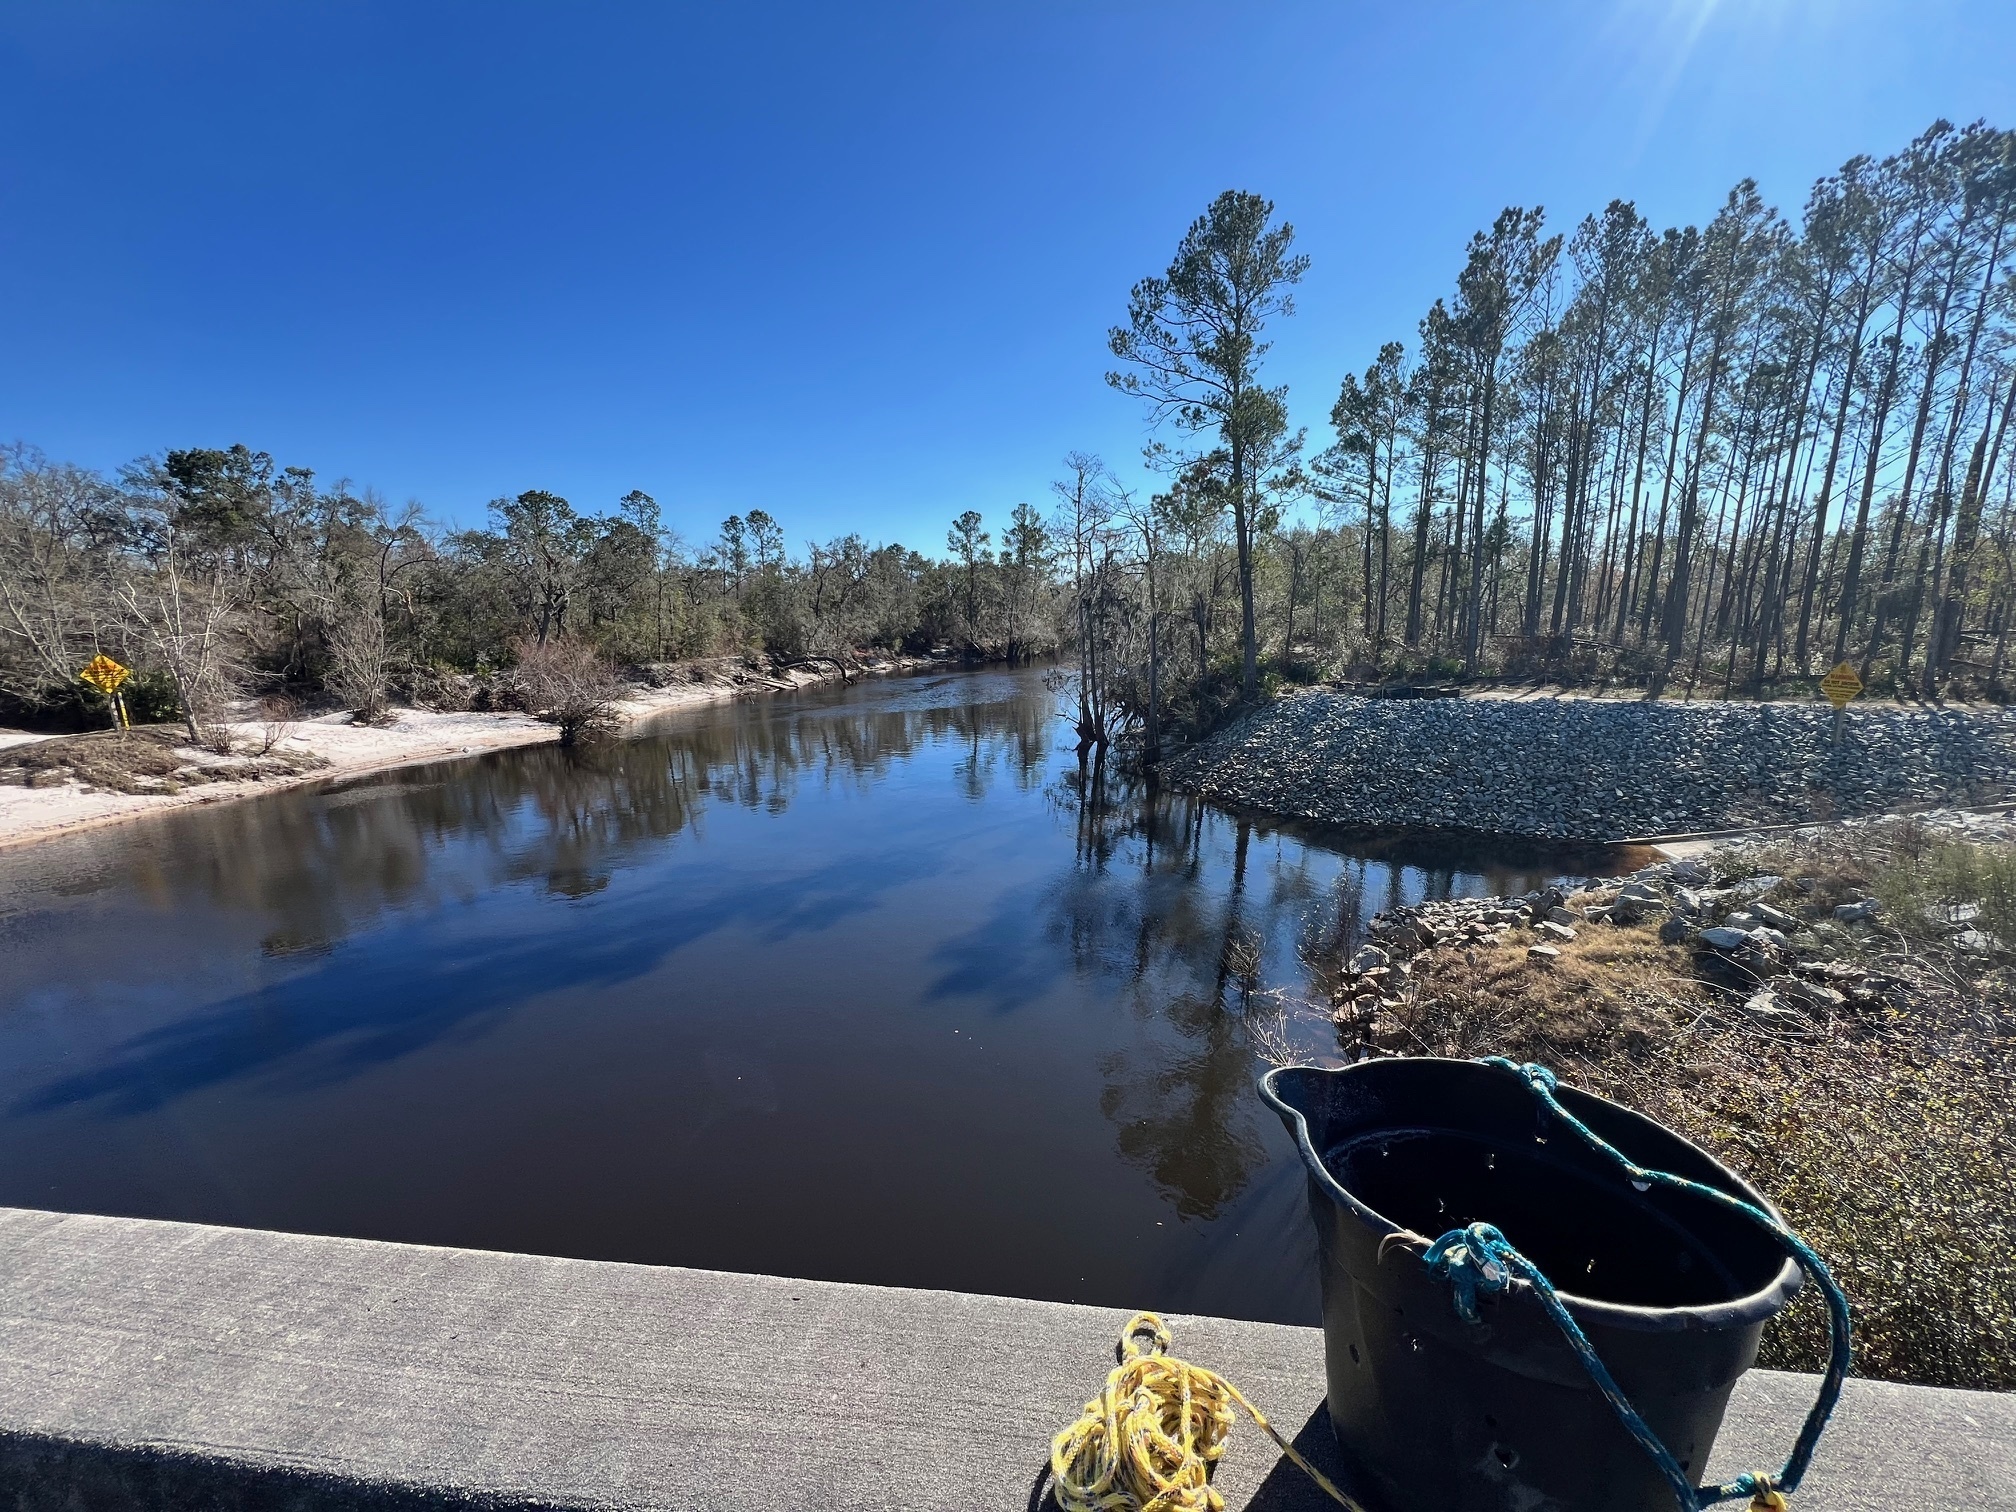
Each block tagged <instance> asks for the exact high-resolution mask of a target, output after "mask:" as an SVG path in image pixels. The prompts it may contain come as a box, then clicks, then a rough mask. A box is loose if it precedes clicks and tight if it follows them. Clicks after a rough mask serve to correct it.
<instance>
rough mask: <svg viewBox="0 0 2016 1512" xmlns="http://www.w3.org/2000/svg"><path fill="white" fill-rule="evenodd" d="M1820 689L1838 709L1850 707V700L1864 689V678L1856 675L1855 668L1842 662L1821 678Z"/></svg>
mask: <svg viewBox="0 0 2016 1512" xmlns="http://www.w3.org/2000/svg"><path fill="white" fill-rule="evenodd" d="M1820 691H1821V692H1822V693H1825V694H1826V695H1827V701H1828V702H1829V703H1831V704H1832V705H1834V707H1835V708H1837V709H1845V708H1847V707H1848V700H1850V699H1851V698H1853V697H1854V696H1855V695H1856V694H1857V693H1860V692H1861V691H1862V679H1861V678H1859V677H1857V676H1856V675H1855V669H1854V668H1853V667H1851V666H1849V665H1848V663H1846V662H1845V661H1844V662H1841V663H1839V664H1838V665H1836V667H1835V668H1834V670H1833V671H1832V672H1829V673H1828V674H1827V675H1826V676H1825V677H1823V678H1821V679H1820Z"/></svg>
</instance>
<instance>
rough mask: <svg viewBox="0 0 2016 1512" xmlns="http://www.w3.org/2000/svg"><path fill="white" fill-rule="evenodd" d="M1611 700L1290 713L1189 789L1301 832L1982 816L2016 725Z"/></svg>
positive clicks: (1354, 703)
mask: <svg viewBox="0 0 2016 1512" xmlns="http://www.w3.org/2000/svg"><path fill="white" fill-rule="evenodd" d="M1832 722H1833V714H1832V711H1831V710H1829V709H1828V708H1827V707H1825V706H1824V705H1815V706H1806V705H1789V704H1742V703H1708V702H1703V703H1664V702H1662V703H1649V702H1640V701H1624V700H1610V699H1567V698H1564V699H1536V700H1533V701H1530V702H1515V701H1510V700H1495V699H1471V698H1461V699H1434V700H1417V699H1383V698H1361V697H1357V696H1354V695H1348V694H1341V693H1329V692H1314V693H1304V694H1298V695H1294V696H1291V697H1287V698H1283V699H1280V700H1278V701H1277V702H1275V703H1273V704H1270V705H1268V706H1267V707H1266V708H1263V709H1260V710H1257V711H1256V712H1254V713H1253V714H1251V715H1249V716H1247V717H1246V718H1245V719H1243V720H1241V721H1240V722H1239V723H1237V724H1235V725H1233V726H1231V727H1230V728H1228V729H1226V730H1223V731H1220V732H1219V733H1218V734H1217V735H1215V736H1213V737H1212V738H1211V739H1209V740H1207V741H1205V742H1203V743H1202V744H1200V745H1198V746H1196V747H1194V748H1193V749H1191V750H1189V751H1186V752H1184V753H1183V754H1182V755H1180V756H1178V757H1177V758H1176V759H1174V760H1173V761H1172V762H1170V763H1169V766H1168V768H1167V770H1166V773H1165V775H1166V777H1167V779H1168V780H1169V781H1170V782H1171V784H1172V785H1174V786H1175V787H1177V788H1178V789H1180V790H1183V791H1186V792H1195V793H1200V794H1202V795H1203V796H1205V797H1207V798H1213V799H1216V800H1218V801H1220V802H1226V803H1234V804H1240V805H1244V806H1247V807H1250V808H1255V809H1260V810H1264V811H1266V812H1268V813H1272V814H1276V815H1279V816H1281V817H1283V818H1291V819H1306V820H1313V821H1317V822H1321V823H1326V824H1339V825H1349V826H1367V827H1378V828H1387V827H1420V828H1430V829H1458V830H1471V831H1477V832H1480V833H1486V834H1499V835H1515V836H1524V837H1529V838H1532V839H1541V840H1561V841H1608V840H1620V839H1627V838H1633V837H1637V836H1647V835H1673V834H1686V833H1690V832H1696V831H1703V830H1717V829H1724V828H1734V827H1738V826H1743V825H1752V824H1759V825H1762V824H1800V823H1808V822H1811V821H1813V820H1818V819H1832V818H1839V817H1848V816H1852V815H1866V814H1876V813H1883V812H1887V811H1890V810H1894V809H1898V808H1903V807H1918V806H1925V805H1930V804H1935V803H1981V802H1988V801H1993V800H1996V799H1999V798H2002V797H2004V796H2006V795H2007V794H2008V793H2009V792H2010V791H2011V788H2012V782H2016V716H2012V715H2011V714H2009V713H2007V712H2004V711H2000V710H1992V711H1960V710H1919V709H1891V708H1874V707H1871V708H1857V709H1852V710H1850V712H1849V715H1848V718H1847V720H1846V724H1845V728H1844V731H1843V734H1842V738H1841V741H1840V744H1838V745H1835V744H1832V743H1831V740H1830V736H1831V726H1832Z"/></svg>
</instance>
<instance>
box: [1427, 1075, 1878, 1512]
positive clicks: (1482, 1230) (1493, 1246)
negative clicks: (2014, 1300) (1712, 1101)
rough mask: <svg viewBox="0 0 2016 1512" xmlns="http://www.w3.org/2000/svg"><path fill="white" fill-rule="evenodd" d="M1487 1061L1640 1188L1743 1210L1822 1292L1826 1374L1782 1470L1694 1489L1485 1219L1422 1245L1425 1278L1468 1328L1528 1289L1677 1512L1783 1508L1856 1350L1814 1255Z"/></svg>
mask: <svg viewBox="0 0 2016 1512" xmlns="http://www.w3.org/2000/svg"><path fill="white" fill-rule="evenodd" d="M1483 1064H1485V1065H1487V1066H1495V1067H1498V1068H1499V1069H1501V1070H1505V1071H1510V1072H1512V1073H1513V1075H1515V1076H1517V1077H1519V1078H1520V1079H1521V1080H1522V1081H1524V1082H1525V1083H1526V1085H1527V1086H1529V1087H1530V1088H1532V1089H1533V1093H1534V1096H1535V1097H1536V1098H1538V1099H1539V1102H1540V1104H1541V1106H1542V1107H1543V1108H1545V1109H1546V1111H1547V1112H1548V1113H1549V1114H1550V1115H1551V1116H1553V1117H1554V1118H1557V1119H1559V1120H1560V1121H1561V1122H1562V1123H1564V1124H1566V1125H1567V1126H1568V1127H1569V1128H1570V1129H1572V1130H1574V1131H1575V1133H1576V1134H1578V1135H1579V1136H1580V1137H1581V1138H1582V1140H1583V1142H1584V1143H1585V1144H1587V1145H1588V1146H1589V1147H1590V1148H1591V1149H1592V1150H1595V1151H1597V1152H1598V1153H1599V1154H1602V1155H1604V1156H1607V1157H1608V1158H1609V1159H1610V1160H1612V1161H1613V1162H1615V1163H1616V1165H1617V1166H1618V1168H1619V1169H1620V1170H1621V1171H1622V1172H1623V1173H1624V1176H1625V1178H1626V1179H1627V1180H1628V1181H1629V1182H1630V1183H1631V1185H1632V1186H1633V1187H1635V1188H1636V1189H1637V1190H1638V1191H1641V1192H1644V1191H1649V1190H1651V1189H1652V1188H1653V1187H1655V1186H1656V1187H1663V1188H1665V1189H1666V1190H1668V1191H1675V1192H1686V1193H1688V1194H1689V1195H1690V1196H1695V1197H1701V1198H1705V1199H1706V1200H1708V1201H1710V1202H1713V1203H1715V1204H1717V1205H1718V1206H1720V1207H1722V1208H1724V1209H1726V1210H1728V1211H1730V1212H1733V1213H1738V1214H1741V1215H1742V1216H1743V1217H1744V1218H1747V1219H1748V1220H1749V1221H1750V1222H1752V1223H1754V1224H1756V1225H1757V1226H1758V1227H1759V1228H1761V1229H1763V1230H1764V1232H1765V1233H1767V1234H1768V1235H1770V1236H1771V1238H1772V1239H1773V1240H1774V1241H1776V1243H1777V1244H1778V1246H1779V1248H1781V1249H1783V1250H1784V1251H1785V1252H1786V1254H1788V1255H1790V1256H1791V1257H1792V1259H1793V1260H1794V1261H1795V1262H1796V1263H1797V1264H1798V1266H1799V1269H1800V1270H1801V1271H1803V1272H1805V1274H1806V1275H1807V1276H1808V1277H1809V1278H1810V1279H1811V1280H1812V1281H1813V1284H1814V1285H1815V1286H1817V1287H1818V1288H1819V1289H1820V1293H1821V1295H1822V1296H1823V1297H1824V1298H1825V1299H1826V1302H1827V1329H1828V1341H1829V1350H1828V1358H1827V1371H1826V1374H1825V1375H1823V1376H1822V1377H1821V1380H1820V1394H1819V1396H1818V1397H1817V1398H1816V1399H1815V1400H1814V1403H1813V1407H1812V1410H1811V1411H1809V1412H1808V1413H1807V1414H1806V1422H1805V1425H1804V1426H1803V1427H1802V1428H1801V1429H1800V1430H1799V1437H1798V1438H1797V1439H1795V1440H1794V1441H1793V1444H1792V1452H1791V1453H1790V1454H1789V1455H1788V1456H1786V1459H1785V1463H1784V1465H1783V1466H1782V1467H1781V1468H1780V1469H1779V1471H1778V1473H1777V1474H1776V1475H1766V1474H1764V1473H1763V1472H1761V1471H1752V1472H1750V1473H1748V1474H1745V1475H1739V1476H1737V1477H1736V1479H1734V1480H1732V1481H1729V1482H1727V1483H1726V1484H1723V1485H1719V1486H1717V1485H1707V1486H1696V1485H1695V1484H1694V1482H1693V1481H1692V1480H1691V1479H1689V1477H1688V1475H1687V1472H1686V1471H1685V1470H1684V1469H1682V1468H1681V1466H1680V1462H1679V1461H1678V1460H1676V1459H1675V1458H1674V1457H1673V1454H1672V1451H1671V1450H1669V1449H1668V1448H1667V1447H1666V1446H1665V1444H1663V1443H1661V1442H1660V1439H1659V1435H1658V1434H1656V1433H1654V1432H1653V1431H1652V1429H1651V1427H1650V1426H1649V1425H1648V1424H1647V1423H1646V1421H1645V1419H1644V1418H1642V1417H1641V1416H1639V1414H1638V1410H1637V1409H1636V1408H1635V1407H1633V1406H1632V1405H1631V1401H1630V1398H1628V1397H1626V1396H1625V1395H1624V1393H1623V1391H1622V1390H1620V1389H1619V1388H1618V1385H1617V1382H1616V1380H1615V1379H1614V1378H1613V1377H1612V1376H1611V1374H1610V1371H1609V1369H1608V1368H1607V1367H1606V1366H1605V1365H1604V1364H1603V1361H1602V1360H1601V1359H1600V1358H1599V1357H1598V1356H1597V1353H1596V1350H1595V1347H1594V1346H1593V1345H1591V1344H1590V1342H1589V1338H1588V1335H1586V1334H1584V1333H1583V1332H1582V1329H1581V1326H1580V1325H1579V1324H1578V1323H1576V1321H1575V1319H1574V1316H1573V1315H1572V1314H1570V1313H1569V1311H1568V1309H1567V1308H1566V1307H1565V1306H1564V1305H1563V1304H1562V1301H1561V1299H1560V1297H1559V1296H1557V1295H1556V1294H1555V1291H1554V1287H1553V1285H1552V1283H1550V1282H1549V1281H1548V1279H1547V1277H1546V1276H1545V1275H1544V1274H1542V1272H1541V1270H1540V1267H1539V1266H1537V1265H1535V1264H1534V1263H1533V1262H1532V1261H1531V1260H1528V1259H1527V1258H1526V1257H1525V1256H1524V1255H1522V1254H1520V1253H1519V1251H1518V1250H1516V1249H1514V1248H1513V1247H1512V1245H1511V1244H1510V1243H1509V1242H1507V1240H1506V1238H1505V1236H1504V1235H1503V1234H1501V1233H1499V1232H1498V1230H1497V1229H1495V1228H1493V1227H1492V1226H1491V1225H1490V1224H1488V1223H1473V1224H1471V1225H1470V1226H1469V1227H1468V1228H1460V1229H1451V1230H1450V1231H1449V1232H1448V1233H1446V1234H1444V1235H1443V1236H1442V1237H1441V1238H1440V1239H1437V1240H1436V1241H1435V1242H1434V1243H1433V1244H1431V1245H1429V1246H1428V1252H1427V1253H1426V1254H1425V1255H1423V1256H1422V1259H1423V1261H1424V1262H1425V1263H1426V1265H1427V1267H1428V1270H1429V1273H1430V1274H1432V1275H1437V1276H1440V1277H1441V1278H1442V1279H1444V1280H1445V1281H1447V1282H1448V1283H1449V1288H1450V1292H1451V1295H1452V1300H1453V1301H1454V1302H1455V1305H1456V1312H1457V1315H1458V1316H1459V1317H1461V1318H1462V1319H1463V1320H1464V1321H1465V1322H1467V1323H1475V1322H1478V1321H1479V1317H1478V1312H1477V1299H1478V1297H1480V1296H1487V1295H1490V1294H1492V1293H1496V1292H1502V1291H1504V1290H1505V1289H1506V1288H1507V1287H1508V1286H1510V1285H1511V1284H1512V1281H1513V1279H1514V1278H1515V1277H1516V1278H1518V1279H1519V1280H1522V1281H1525V1282H1526V1283H1527V1284H1528V1285H1529V1286H1531V1287H1532V1288H1533V1292H1534V1295H1535V1296H1537V1297H1538V1298H1539V1299H1540V1305H1541V1306H1542V1307H1543V1308H1545V1309H1546V1312H1547V1316H1548V1317H1549V1318H1551V1319H1553V1321H1554V1325H1555V1327H1557V1328H1559V1329H1560V1330H1561V1336H1562V1337H1563V1338H1564V1339H1566V1340H1567V1342H1568V1347H1569V1348H1570V1349H1572V1350H1574V1352H1575V1356H1576V1358H1577V1359H1578V1360H1580V1361H1581V1362H1582V1369H1583V1370H1584V1371H1585V1372H1586V1373H1587V1374H1588V1376H1589V1379H1590V1382H1591V1383H1592V1384H1593V1385H1594V1386H1595V1387H1596V1389H1597V1390H1598V1391H1599V1392H1601V1393H1602V1395H1603V1399H1604V1400H1605V1401H1607V1402H1608V1403H1609V1404H1610V1410H1611V1411H1612V1412H1614V1413H1615V1414H1616V1415H1617V1421H1618V1422H1619V1423H1621V1424H1622V1425H1623V1426H1624V1429H1625V1431H1626V1432H1628V1433H1629V1434H1630V1435H1631V1436H1632V1437H1633V1438H1634V1439H1636V1440H1637V1441H1638V1442H1639V1444H1641V1445H1642V1446H1643V1447H1644V1449H1645V1452H1646V1453H1647V1454H1648V1455H1650V1456H1651V1457H1652V1462H1653V1463H1654V1464H1655V1465H1657V1466H1658V1468H1659V1472H1660V1474H1661V1475H1663V1476H1664V1477H1665V1478H1666V1483H1667V1484H1668V1485H1670V1486H1671V1487H1672V1488H1673V1496H1674V1500H1675V1501H1676V1502H1677V1503H1678V1505H1679V1507H1680V1509H1681V1512H1700V1509H1701V1508H1704V1507H1712V1506H1714V1505H1715V1504H1716V1503H1718V1502H1725V1501H1734V1500H1735V1499H1736V1498H1738V1497H1741V1496H1747V1497H1749V1498H1750V1506H1751V1508H1752V1512H1784V1509H1785V1505H1786V1503H1785V1497H1786V1494H1787V1493H1789V1492H1793V1491H1797V1490H1798V1489H1799V1482H1800V1481H1801V1480H1802V1479H1804V1478H1805V1475H1806V1467H1807V1465H1808V1464H1810V1463H1811V1462H1812V1459H1813V1450H1814V1449H1815V1448H1816V1447H1817V1446H1818V1444H1819V1442H1820V1435H1821V1433H1822V1432H1823V1431H1824V1430H1825V1429H1826V1427H1827V1420H1828V1419H1829V1418H1830V1417H1832V1416H1833V1414H1834V1404H1835V1403H1836V1402H1837V1401H1839V1400H1840V1397H1841V1383H1842V1382H1843V1381H1844V1380H1845V1379H1846V1378H1847V1375H1848V1365H1849V1360H1850V1357H1851V1352H1852V1345H1851V1342H1850V1324H1849V1318H1848V1299H1847V1297H1846V1296H1845V1295H1843V1293H1842V1291H1841V1288H1840V1286H1839V1285H1837V1284H1836V1282H1835V1280H1834V1277H1833V1276H1832V1275H1831V1274H1829V1272H1828V1270H1827V1265H1826V1262H1825V1261H1823V1260H1822V1259H1821V1258H1820V1257H1819V1256H1818V1255H1816V1254H1815V1253H1814V1252H1813V1250H1812V1248H1811V1247H1810V1246H1809V1245H1808V1244H1807V1243H1806V1241H1805V1240H1804V1239H1801V1238H1800V1237H1799V1236H1798V1235H1797V1234H1795V1233H1794V1232H1793V1231H1792V1230H1791V1229H1790V1228H1788V1227H1786V1225H1785V1224H1784V1223H1783V1222H1782V1221H1781V1220H1780V1219H1778V1218H1776V1217H1774V1216H1772V1214H1770V1213H1768V1212H1766V1211H1765V1210H1764V1209H1763V1208H1761V1207H1758V1206H1757V1205H1756V1204H1755V1203H1752V1202H1745V1201H1744V1200H1743V1199H1742V1198H1740V1197H1733V1196H1731V1195H1730V1194H1729V1193H1727V1192H1724V1191H1722V1190H1720V1189H1719V1188H1716V1187H1711V1186H1704V1185H1703V1184H1702V1183H1700V1182H1698V1181H1689V1180H1687V1178H1686V1177H1684V1176H1675V1175H1674V1174H1672V1172H1670V1171H1659V1170H1653V1169H1652V1168H1650V1167H1648V1166H1641V1165H1639V1164H1638V1163H1637V1162H1636V1161H1634V1160H1632V1159H1631V1158H1630V1157H1629V1156H1627V1155H1625V1154H1624V1152H1623V1151H1622V1150H1619V1149H1618V1148H1617V1147H1616V1146H1615V1145H1613V1144H1611V1143H1609V1142H1608V1141H1607V1140H1605V1139H1604V1138H1603V1137H1602V1136H1601V1135H1599V1134H1597V1133H1596V1131H1595V1130H1594V1129H1591V1128H1590V1127H1589V1126H1588V1125H1587V1124H1585V1123H1583V1122H1582V1120H1581V1119H1579V1118H1577V1117H1576V1116H1575V1115H1574V1114H1573V1113H1570V1112H1569V1111H1568V1110H1567V1109H1566V1108H1564V1107H1563V1106H1562V1105H1561V1100H1560V1099H1559V1098H1558V1097H1556V1096H1555V1087H1556V1085H1557V1083H1556V1080H1555V1076H1554V1073H1553V1072H1552V1071H1549V1070H1548V1069H1547V1068H1546V1067H1545V1066H1542V1065H1537V1064H1535V1063H1533V1062H1530V1061H1529V1062H1527V1063H1526V1064H1524V1065H1521V1064H1520V1063H1518V1062H1517V1061H1512V1060H1508V1059H1506V1058H1505V1057H1504V1056H1502V1055H1489V1056H1485V1057H1484V1060H1483Z"/></svg>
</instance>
